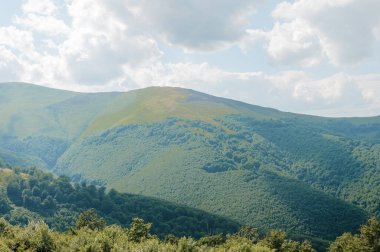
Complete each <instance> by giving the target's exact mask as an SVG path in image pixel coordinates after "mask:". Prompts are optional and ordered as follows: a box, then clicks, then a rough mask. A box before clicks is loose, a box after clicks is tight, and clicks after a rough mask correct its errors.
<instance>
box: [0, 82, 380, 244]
mask: <svg viewBox="0 0 380 252" xmlns="http://www.w3.org/2000/svg"><path fill="white" fill-rule="evenodd" d="M0 105H1V106H0V157H1V158H3V159H4V160H5V161H6V162H9V163H11V164H17V165H36V166H39V167H43V168H45V169H48V170H51V171H53V172H55V173H56V174H65V175H68V176H70V177H72V178H73V179H76V180H78V181H83V180H87V181H88V182H92V183H95V184H97V185H104V186H106V187H107V188H109V189H110V188H115V189H117V190H120V191H122V192H128V193H134V194H140V195H145V196H151V197H155V198H159V199H164V200H167V201H170V202H173V203H176V204H183V205H186V206H189V207H194V208H197V209H201V210H205V211H208V212H210V213H213V214H217V215H220V216H224V217H227V218H231V219H233V220H234V221H237V222H239V223H242V224H249V225H253V226H257V227H259V228H262V229H270V228H282V229H285V230H286V231H288V232H289V233H290V234H293V235H303V236H314V237H321V238H324V239H333V238H335V237H336V236H338V235H340V234H341V233H342V232H343V231H355V230H357V228H358V227H359V224H360V223H364V222H365V220H366V218H367V216H368V215H377V216H379V215H380V195H379V193H378V192H379V191H380V183H379V181H380V170H379V167H380V117H373V118H339V119H333V118H322V117H315V116H306V115H298V114H292V113H284V112H280V111H277V110H274V109H269V108H262V107H258V106H254V105H249V104H245V103H241V102H237V101H232V100H228V99H223V98H217V97H213V96H209V95H206V94H202V93H199V92H196V91H192V90H186V89H179V88H158V87H152V88H147V89H142V90H136V91H131V92H127V93H98V94H81V93H74V92H67V91H59V90H52V89H47V88H42V87H38V86H33V85H28V84H15V83H8V84H1V85H0Z"/></svg>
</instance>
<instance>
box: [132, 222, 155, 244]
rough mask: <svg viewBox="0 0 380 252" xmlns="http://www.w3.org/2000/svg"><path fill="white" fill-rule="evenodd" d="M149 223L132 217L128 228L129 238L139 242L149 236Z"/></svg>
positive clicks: (150, 225)
mask: <svg viewBox="0 0 380 252" xmlns="http://www.w3.org/2000/svg"><path fill="white" fill-rule="evenodd" d="M151 227H152V224H151V223H145V222H144V220H143V219H140V218H133V219H132V224H131V228H130V229H129V232H128V234H129V238H130V240H131V241H134V242H141V241H142V240H144V239H148V238H149V237H150V228H151Z"/></svg>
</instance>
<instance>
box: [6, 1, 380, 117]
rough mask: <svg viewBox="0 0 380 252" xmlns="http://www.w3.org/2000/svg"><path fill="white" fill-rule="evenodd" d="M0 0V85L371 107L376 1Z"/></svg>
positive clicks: (326, 111)
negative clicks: (176, 91) (153, 89)
mask: <svg viewBox="0 0 380 252" xmlns="http://www.w3.org/2000/svg"><path fill="white" fill-rule="evenodd" d="M0 1H1V4H2V10H0V14H1V15H0V82H25V83H38V84H37V85H41V86H45V87H51V88H56V89H61V90H69V91H77V92H87V93H94V92H124V91H130V90H136V89H141V88H145V87H149V86H162V87H165V86H174V87H181V88H187V89H192V90H197V91H199V92H202V93H207V94H210V95H213V96H217V97H223V98H228V99H233V100H237V101H241V102H245V103H248V104H255V105H258V106H263V107H270V108H275V109H278V110H281V111H288V112H292V113H300V114H309V115H317V116H325V117H367V116H376V115H380V73H379V71H378V69H380V43H379V42H380V16H379V15H378V13H377V12H376V10H377V9H379V8H380V2H378V1H376V0H362V1H359V0H343V1H340V0H335V1H327V0H323V1H319V0H294V1H290V0H287V1H282V0H273V1H262V0H255V1H246V0H238V1H233V2H230V1H225V0H223V1H209V2H203V3H202V2H198V1H194V0H188V1H187V4H186V6H184V5H183V3H182V4H181V3H180V2H176V1H172V0H159V1H156V2H154V3H151V2H149V1H145V0H144V1H139V2H135V1H130V0H127V1H111V2H109V1H104V0H95V1H90V0H77V1H73V0H65V1H64V0H17V1H12V2H9V1H5V0H0ZM210 10H212V15H209V13H210ZM99 20H102V22H99Z"/></svg>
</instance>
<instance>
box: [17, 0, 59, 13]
mask: <svg viewBox="0 0 380 252" xmlns="http://www.w3.org/2000/svg"><path fill="white" fill-rule="evenodd" d="M21 8H22V10H23V12H24V13H35V14H40V15H52V14H54V12H55V11H56V10H57V6H56V5H55V4H54V2H53V1H51V0H27V1H26V2H25V3H24V4H23V5H22V7H21Z"/></svg>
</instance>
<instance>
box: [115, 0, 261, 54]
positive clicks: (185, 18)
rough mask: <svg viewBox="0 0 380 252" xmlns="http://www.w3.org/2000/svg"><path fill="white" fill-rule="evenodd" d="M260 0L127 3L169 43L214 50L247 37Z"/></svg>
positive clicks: (164, 0) (144, 22) (136, 14)
mask: <svg viewBox="0 0 380 252" xmlns="http://www.w3.org/2000/svg"><path fill="white" fill-rule="evenodd" d="M257 2H260V1H259V0H256V1H252V0H235V1H230V0H209V1H199V0H193V1H177V0H155V1H148V0H142V1H129V2H126V5H127V6H128V7H127V8H128V9H129V11H130V12H131V13H134V17H135V18H136V19H137V20H138V22H139V24H141V25H142V26H143V28H145V29H149V30H151V31H153V32H154V33H156V34H157V36H159V37H163V38H164V39H165V40H166V41H167V42H168V43H170V44H174V45H179V46H182V47H183V48H185V49H186V50H188V51H213V50H217V49H221V48H225V47H226V46H229V45H231V44H232V43H235V42H237V41H238V40H239V39H240V38H241V37H243V35H244V34H245V29H246V28H248V26H249V23H250V18H251V16H252V15H253V14H254V12H255V10H254V6H255V4H256V3H257ZM111 3H115V1H112V2H111ZM110 5H111V4H110Z"/></svg>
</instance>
